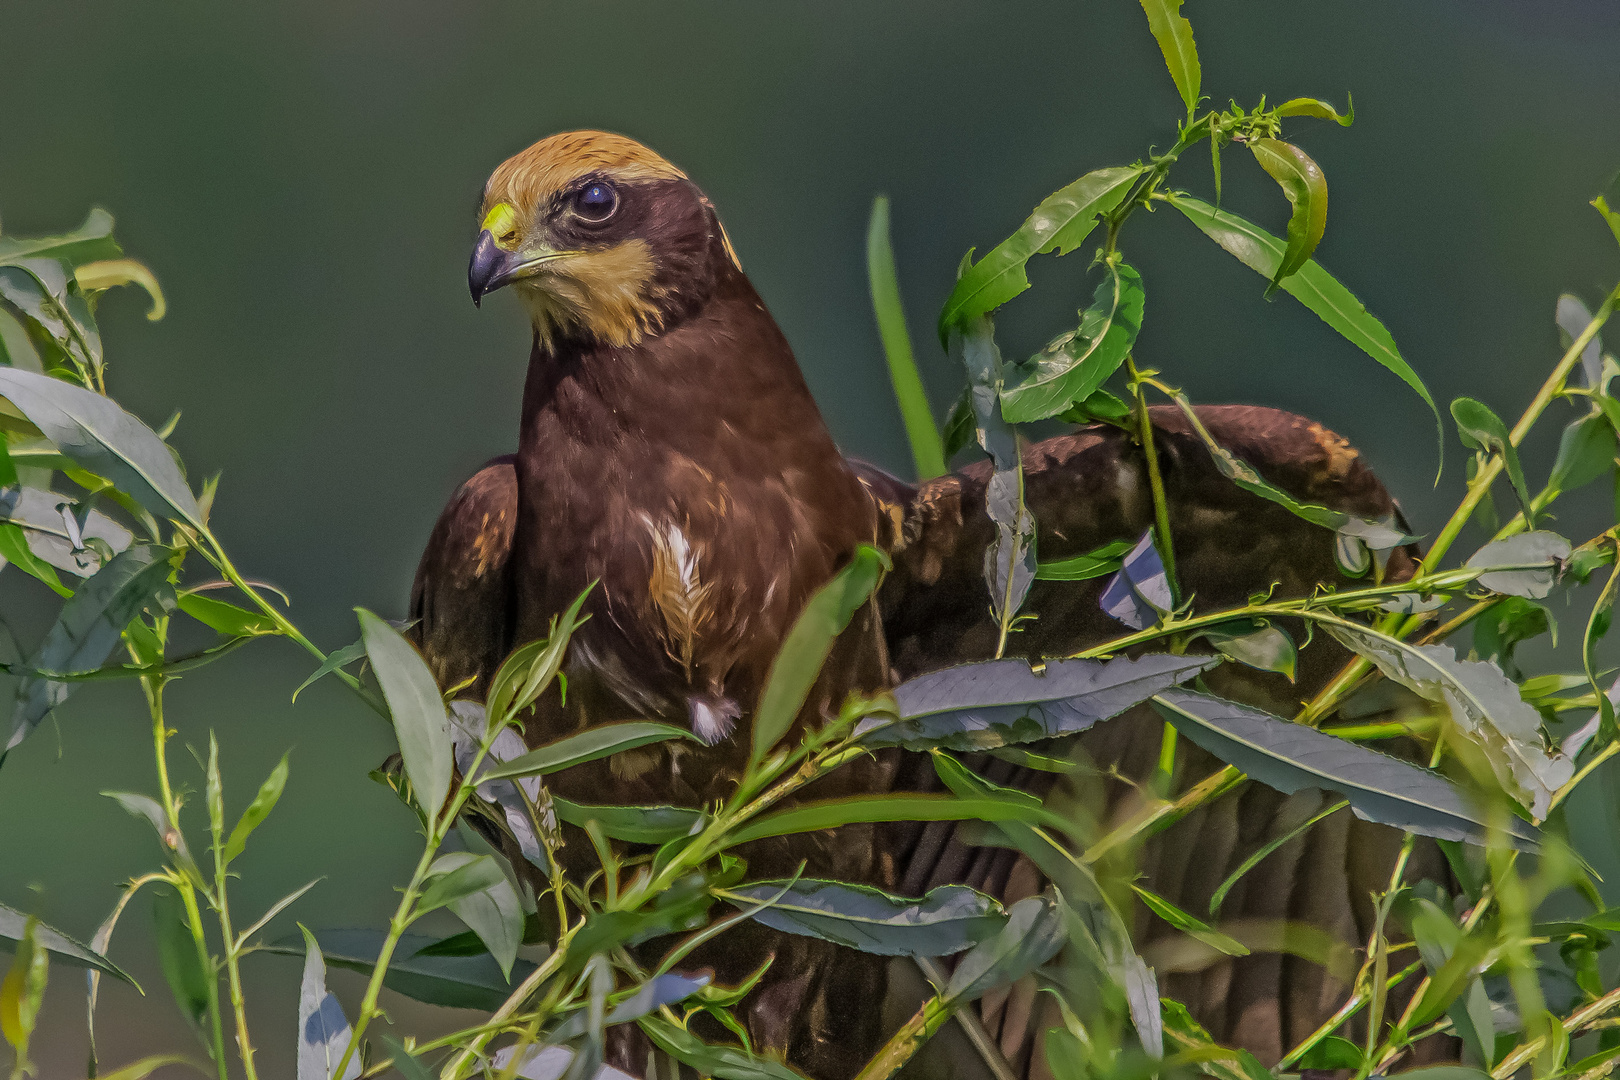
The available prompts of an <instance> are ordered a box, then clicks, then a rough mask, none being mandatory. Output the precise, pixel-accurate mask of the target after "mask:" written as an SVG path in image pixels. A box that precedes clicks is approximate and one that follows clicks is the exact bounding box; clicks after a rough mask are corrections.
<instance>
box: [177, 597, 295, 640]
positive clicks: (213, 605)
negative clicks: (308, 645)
mask: <svg viewBox="0 0 1620 1080" xmlns="http://www.w3.org/2000/svg"><path fill="white" fill-rule="evenodd" d="M177 603H178V604H179V607H180V610H181V611H183V612H185V613H186V614H187V615H190V616H191V617H192V618H193V619H196V620H197V621H198V622H200V623H202V624H203V625H204V626H206V627H209V628H210V629H212V630H218V631H219V632H220V633H222V634H225V635H227V636H229V637H258V636H260V635H263V634H279V633H281V631H280V630H279V629H278V628H277V627H276V622H275V620H274V619H272V618H271V617H270V616H268V615H266V614H265V613H264V612H262V611H249V610H248V609H247V608H241V607H237V606H236V605H235V604H231V603H227V602H226V601H224V600H215V599H214V598H213V597H211V596H203V595H201V594H200V593H194V592H183V593H181V594H180V595H179V597H178V598H177Z"/></svg>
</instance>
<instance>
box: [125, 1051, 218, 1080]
mask: <svg viewBox="0 0 1620 1080" xmlns="http://www.w3.org/2000/svg"><path fill="white" fill-rule="evenodd" d="M165 1065H189V1066H191V1067H192V1068H193V1069H197V1066H196V1064H195V1063H194V1062H193V1061H192V1060H191V1059H190V1058H186V1057H181V1056H180V1055H179V1054H153V1055H152V1056H150V1057H143V1058H141V1059H140V1060H139V1061H133V1062H130V1063H129V1064H128V1065H125V1066H123V1067H122V1068H119V1069H114V1070H113V1071H112V1072H110V1073H102V1074H101V1080H146V1078H147V1077H149V1076H151V1075H152V1074H153V1073H155V1072H157V1071H158V1070H159V1069H161V1068H163V1067H164V1066H165ZM197 1071H199V1072H201V1071H202V1070H197Z"/></svg>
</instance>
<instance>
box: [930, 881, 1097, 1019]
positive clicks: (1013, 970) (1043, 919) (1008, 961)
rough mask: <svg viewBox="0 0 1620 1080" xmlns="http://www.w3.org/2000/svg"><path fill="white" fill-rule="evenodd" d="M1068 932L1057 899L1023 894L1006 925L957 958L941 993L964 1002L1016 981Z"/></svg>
mask: <svg viewBox="0 0 1620 1080" xmlns="http://www.w3.org/2000/svg"><path fill="white" fill-rule="evenodd" d="M1068 936H1069V935H1068V932H1067V930H1066V929H1065V928H1064V925H1063V913H1062V911H1061V910H1059V908H1058V904H1057V901H1056V900H1054V899H1053V898H1052V897H1050V896H1030V897H1026V898H1025V899H1023V900H1020V901H1018V903H1016V904H1014V905H1013V906H1012V908H1011V910H1009V911H1008V912H1007V925H1006V926H1004V927H1002V928H1001V930H1000V931H999V932H997V933H996V935H995V936H994V937H992V938H988V939H986V940H985V941H981V942H980V943H979V944H978V945H976V946H974V947H973V949H972V951H970V952H969V953H968V954H967V955H965V956H963V957H962V959H961V960H959V961H957V964H956V969H955V970H954V971H952V972H951V979H950V982H948V983H946V985H945V991H944V993H943V994H942V995H941V996H942V997H943V998H945V1000H946V1001H948V1002H950V1003H951V1004H953V1005H963V1004H966V1003H967V1002H970V1001H976V1000H978V999H979V998H981V997H983V996H984V995H985V994H988V993H989V992H990V991H992V990H994V989H995V988H996V987H998V986H1005V985H1006V984H1007V983H1010V982H1017V981H1018V980H1019V979H1022V978H1023V977H1024V976H1025V975H1028V974H1029V973H1030V972H1032V971H1034V970H1035V969H1036V968H1038V967H1040V966H1041V965H1042V964H1044V963H1046V962H1047V961H1048V960H1050V959H1052V957H1054V956H1056V955H1057V953H1058V950H1059V949H1061V948H1063V944H1064V942H1065V941H1067V940H1068Z"/></svg>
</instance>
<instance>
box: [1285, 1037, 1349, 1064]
mask: <svg viewBox="0 0 1620 1080" xmlns="http://www.w3.org/2000/svg"><path fill="white" fill-rule="evenodd" d="M1361 1060H1362V1058H1361V1047H1359V1046H1357V1045H1356V1044H1355V1043H1353V1042H1351V1041H1350V1040H1349V1039H1346V1038H1342V1037H1341V1036H1338V1035H1329V1036H1327V1037H1326V1038H1325V1039H1323V1040H1322V1041H1321V1042H1319V1043H1317V1044H1316V1045H1315V1046H1313V1047H1311V1048H1310V1049H1309V1050H1307V1051H1305V1054H1304V1055H1303V1056H1302V1057H1300V1058H1299V1060H1298V1061H1296V1062H1294V1065H1295V1067H1297V1068H1299V1069H1302V1070H1303V1069H1326V1070H1328V1071H1334V1070H1337V1069H1359V1068H1361Z"/></svg>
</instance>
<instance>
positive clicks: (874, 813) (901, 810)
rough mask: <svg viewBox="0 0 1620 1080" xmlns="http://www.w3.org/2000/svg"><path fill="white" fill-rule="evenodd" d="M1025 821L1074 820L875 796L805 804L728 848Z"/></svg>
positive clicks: (1023, 810)
mask: <svg viewBox="0 0 1620 1080" xmlns="http://www.w3.org/2000/svg"><path fill="white" fill-rule="evenodd" d="M975 818H977V819H978V820H980V821H1024V822H1029V823H1031V824H1035V825H1045V826H1047V827H1049V828H1057V829H1069V828H1072V827H1073V822H1071V821H1069V820H1067V819H1065V818H1063V817H1061V816H1059V815H1057V814H1054V813H1052V812H1051V811H1049V810H1045V809H1042V808H1040V807H1031V806H1022V805H1018V804H1015V803H1011V802H993V801H991V800H989V799H952V798H945V797H941V796H938V795H872V796H867V797H856V798H849V799H826V800H822V801H820V802H807V803H801V804H799V805H798V806H795V807H793V808H792V809H790V810H781V811H778V812H777V813H775V814H772V815H771V816H769V817H766V818H761V819H760V820H758V821H754V822H751V823H749V824H747V825H744V826H742V827H741V828H740V829H738V830H737V831H736V832H734V833H732V834H731V835H730V836H729V837H727V838H726V845H727V846H728V847H735V846H736V845H738V844H746V843H749V842H750V841H753V840H762V839H764V838H765V837H767V836H788V835H790V834H792V833H802V832H818V831H820V830H822V829H836V828H838V827H839V826H840V825H853V824H855V823H857V822H872V821H969V820H972V819H975Z"/></svg>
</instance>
